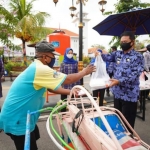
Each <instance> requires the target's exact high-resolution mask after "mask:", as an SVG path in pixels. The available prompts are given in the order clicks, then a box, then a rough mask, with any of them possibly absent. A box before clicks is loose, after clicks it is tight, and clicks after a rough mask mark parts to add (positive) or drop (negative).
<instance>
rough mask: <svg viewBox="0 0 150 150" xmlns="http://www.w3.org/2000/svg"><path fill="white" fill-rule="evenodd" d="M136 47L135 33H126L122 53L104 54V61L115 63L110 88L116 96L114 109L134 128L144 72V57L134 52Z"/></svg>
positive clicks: (121, 44)
mask: <svg viewBox="0 0 150 150" xmlns="http://www.w3.org/2000/svg"><path fill="white" fill-rule="evenodd" d="M134 45H135V36H134V34H133V32H131V31H126V32H124V33H122V35H121V39H120V47H121V49H122V51H115V52H113V53H111V54H107V52H106V51H104V50H103V52H102V58H103V60H104V61H110V62H114V71H113V73H114V75H113V78H112V79H110V81H111V84H110V86H109V87H112V92H113V95H114V107H115V108H116V109H118V110H119V111H121V112H122V114H123V115H124V116H125V118H126V119H127V121H128V122H129V124H130V125H131V126H132V127H133V128H134V123H135V118H136V112H137V101H138V97H139V93H140V87H139V77H140V75H141V73H142V71H143V70H144V57H143V56H142V55H141V54H140V53H139V52H136V51H135V50H134Z"/></svg>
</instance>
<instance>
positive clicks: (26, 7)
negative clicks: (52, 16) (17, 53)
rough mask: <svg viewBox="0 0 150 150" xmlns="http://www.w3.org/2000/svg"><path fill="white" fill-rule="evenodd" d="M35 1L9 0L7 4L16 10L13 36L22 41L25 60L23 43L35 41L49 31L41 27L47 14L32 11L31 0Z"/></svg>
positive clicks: (23, 45)
mask: <svg viewBox="0 0 150 150" xmlns="http://www.w3.org/2000/svg"><path fill="white" fill-rule="evenodd" d="M35 1H36V0H31V1H30V3H28V2H27V1H26V0H11V1H10V4H9V6H10V9H11V11H12V12H16V14H15V16H14V17H15V20H16V22H15V24H16V28H15V36H16V37H17V38H19V39H21V41H22V49H23V54H24V61H25V62H26V57H25V56H26V50H25V43H26V42H28V41H32V42H36V41H38V40H40V38H43V37H45V36H46V35H47V34H49V33H50V30H48V29H47V28H44V27H43V26H44V25H45V21H46V18H47V17H49V14H47V13H46V12H37V13H33V12H32V9H33V2H35Z"/></svg>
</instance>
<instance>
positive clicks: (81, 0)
mask: <svg viewBox="0 0 150 150" xmlns="http://www.w3.org/2000/svg"><path fill="white" fill-rule="evenodd" d="M53 2H54V3H55V5H56V4H57V2H58V0H53ZM85 2H88V0H76V3H77V4H80V15H79V21H80V22H79V25H78V27H79V61H82V49H83V22H82V20H83V15H82V14H83V9H82V5H83V4H84V5H85ZM106 3H107V1H105V0H100V1H99V2H98V4H100V5H101V6H102V9H101V10H100V11H101V12H102V13H103V12H104V10H105V9H104V8H103V6H104V5H105V4H106ZM69 9H70V10H71V16H72V17H73V16H74V11H75V10H76V7H74V6H73V0H72V6H71V7H70V8H69ZM80 81H81V85H83V79H81V80H80Z"/></svg>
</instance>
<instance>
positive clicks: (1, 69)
mask: <svg viewBox="0 0 150 150" xmlns="http://www.w3.org/2000/svg"><path fill="white" fill-rule="evenodd" d="M3 75H4V65H3V60H2V58H1V57H0V98H2V97H3V93H2V92H3V91H2V80H1V78H2V76H3ZM0 112H1V108H0ZM1 131H2V130H1V129H0V132H1Z"/></svg>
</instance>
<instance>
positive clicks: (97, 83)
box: [89, 55, 110, 90]
mask: <svg viewBox="0 0 150 150" xmlns="http://www.w3.org/2000/svg"><path fill="white" fill-rule="evenodd" d="M94 66H96V72H93V73H92V76H91V80H90V84H89V85H90V87H91V90H97V89H103V88H106V87H108V86H109V84H110V81H109V79H110V77H109V75H108V74H107V72H106V63H105V62H104V61H103V59H102V57H101V55H98V56H97V57H96V59H95V63H94Z"/></svg>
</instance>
